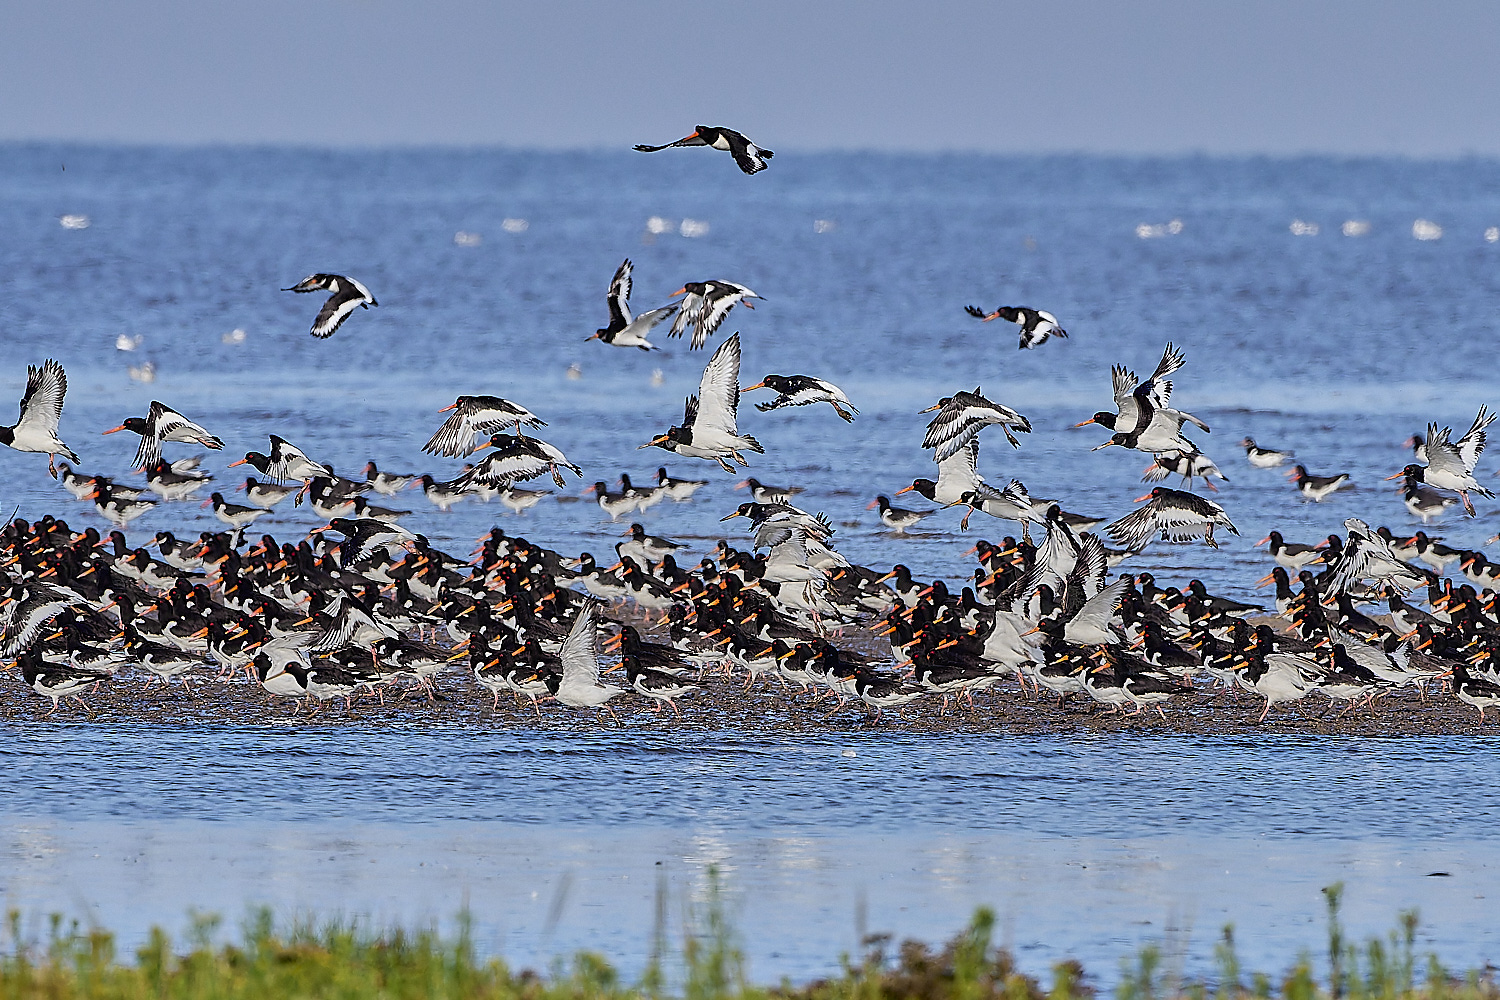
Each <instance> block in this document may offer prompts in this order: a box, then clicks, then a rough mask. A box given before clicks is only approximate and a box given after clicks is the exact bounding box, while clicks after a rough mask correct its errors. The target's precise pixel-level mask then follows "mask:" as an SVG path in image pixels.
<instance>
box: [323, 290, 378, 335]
mask: <svg viewBox="0 0 1500 1000" xmlns="http://www.w3.org/2000/svg"><path fill="white" fill-rule="evenodd" d="M364 300H365V295H364V293H363V292H361V291H360V290H359V289H358V287H356V286H355V285H354V283H353V282H350V283H349V285H347V286H340V288H339V290H338V291H336V292H334V293H333V294H332V295H330V296H328V301H327V302H324V303H323V308H322V309H320V310H318V318H317V319H315V320H313V325H312V329H311V330H310V331H309V332H310V333H311V334H312V335H313V336H314V337H318V338H322V339H326V338H328V337H331V336H333V334H334V331H335V330H337V329H338V328H339V327H340V326H343V324H344V320H346V319H348V318H349V314H350V313H352V312H353V311H354V310H355V309H356V308H358V307H359V304H360V303H361V302H363V301H364Z"/></svg>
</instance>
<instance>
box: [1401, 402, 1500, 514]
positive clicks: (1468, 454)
mask: <svg viewBox="0 0 1500 1000" xmlns="http://www.w3.org/2000/svg"><path fill="white" fill-rule="evenodd" d="M1494 419H1495V414H1493V413H1490V412H1489V409H1488V408H1487V407H1484V406H1481V407H1480V408H1479V412H1478V413H1477V414H1475V416H1474V423H1473V424H1471V425H1470V426H1469V429H1468V431H1466V432H1465V433H1464V436H1463V437H1461V438H1459V439H1458V440H1457V441H1449V440H1448V439H1449V438H1450V437H1451V436H1452V434H1453V430H1452V428H1449V427H1443V428H1439V427H1438V425H1437V424H1436V423H1431V424H1428V425H1427V441H1426V444H1425V450H1426V453H1427V467H1426V468H1422V469H1420V473H1421V474H1420V475H1419V476H1418V477H1417V478H1418V479H1419V480H1420V481H1421V482H1425V483H1426V484H1427V485H1428V486H1434V487H1436V488H1438V489H1440V490H1451V491H1452V492H1454V493H1457V494H1458V495H1459V496H1460V497H1462V498H1463V502H1464V511H1465V512H1466V513H1467V514H1468V515H1469V516H1470V517H1474V516H1475V515H1474V503H1473V501H1471V500H1470V499H1469V494H1470V493H1478V494H1479V495H1480V496H1482V497H1493V496H1494V495H1495V494H1493V493H1491V492H1490V491H1489V490H1488V489H1486V488H1485V487H1483V486H1481V485H1479V482H1478V481H1477V480H1476V479H1475V478H1474V464H1475V463H1476V462H1478V461H1479V456H1480V455H1481V454H1483V453H1484V442H1485V430H1484V429H1485V428H1486V427H1488V426H1489V425H1490V424H1491V423H1492V422H1493V421H1494ZM1403 471H1404V470H1403ZM1391 478H1393V479H1394V478H1395V477H1394V476H1392V477H1391Z"/></svg>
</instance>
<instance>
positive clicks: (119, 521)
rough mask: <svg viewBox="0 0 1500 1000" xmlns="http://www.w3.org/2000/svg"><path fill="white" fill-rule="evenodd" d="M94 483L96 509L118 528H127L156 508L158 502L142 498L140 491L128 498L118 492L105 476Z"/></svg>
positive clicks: (99, 477)
mask: <svg viewBox="0 0 1500 1000" xmlns="http://www.w3.org/2000/svg"><path fill="white" fill-rule="evenodd" d="M94 483H95V485H94V494H93V501H94V509H95V510H97V511H98V512H99V516H100V517H103V518H104V519H105V520H106V521H108V522H109V523H110V524H113V525H114V526H115V527H117V528H123V527H125V525H127V524H129V523H130V522H131V521H134V520H135V519H136V518H138V517H140V516H141V515H142V514H144V513H146V512H147V511H148V510H151V509H153V508H154V507H155V506H156V501H154V500H146V499H144V498H142V497H141V496H140V493H139V491H131V492H133V493H135V496H127V495H126V494H125V493H124V492H123V490H121V491H117V490H116V489H115V487H114V486H113V485H112V484H111V483H110V482H109V480H108V479H106V478H105V477H103V476H98V477H96V478H95V480H94Z"/></svg>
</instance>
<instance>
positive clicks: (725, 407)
mask: <svg viewBox="0 0 1500 1000" xmlns="http://www.w3.org/2000/svg"><path fill="white" fill-rule="evenodd" d="M739 405H740V335H739V334H735V335H734V336H732V337H730V338H729V339H728V340H726V341H724V343H722V344H720V345H719V349H718V350H717V351H714V356H713V357H712V358H710V359H709V361H708V367H707V368H705V369H703V378H702V380H701V381H700V382H699V383H698V412H697V414H696V415H695V418H694V420H693V431H694V434H695V435H698V434H700V433H701V432H703V431H708V432H717V433H719V434H724V435H727V436H729V437H738V436H739V429H738V417H737V414H738V411H739Z"/></svg>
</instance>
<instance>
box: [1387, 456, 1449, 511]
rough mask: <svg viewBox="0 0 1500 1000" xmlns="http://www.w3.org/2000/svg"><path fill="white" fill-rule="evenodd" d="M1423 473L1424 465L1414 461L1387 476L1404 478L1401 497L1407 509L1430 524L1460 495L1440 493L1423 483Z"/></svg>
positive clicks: (1389, 477) (1388, 477)
mask: <svg viewBox="0 0 1500 1000" xmlns="http://www.w3.org/2000/svg"><path fill="white" fill-rule="evenodd" d="M1423 474H1424V470H1423V468H1422V466H1420V465H1417V464H1416V463H1412V464H1410V465H1408V466H1406V468H1404V469H1402V470H1401V471H1400V472H1398V473H1396V475H1394V476H1387V477H1386V478H1387V479H1398V478H1400V479H1404V482H1403V483H1402V484H1401V499H1402V500H1403V501H1404V502H1405V503H1406V509H1407V510H1408V511H1410V512H1411V515H1412V517H1419V518H1421V519H1422V523H1423V524H1430V523H1431V522H1432V519H1433V518H1435V517H1437V516H1438V515H1440V514H1442V513H1443V511H1445V510H1447V509H1448V508H1449V507H1452V506H1453V505H1454V504H1456V503H1458V502H1459V500H1458V497H1451V496H1449V495H1448V494H1446V493H1439V492H1438V491H1437V490H1434V489H1431V488H1429V487H1427V486H1425V485H1423V483H1422V476H1423Z"/></svg>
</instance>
